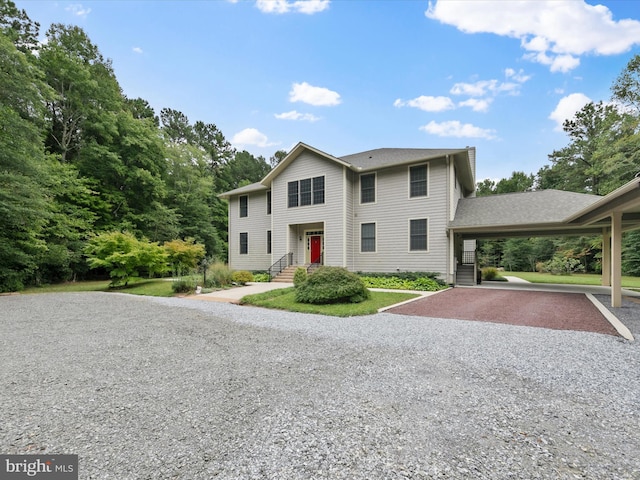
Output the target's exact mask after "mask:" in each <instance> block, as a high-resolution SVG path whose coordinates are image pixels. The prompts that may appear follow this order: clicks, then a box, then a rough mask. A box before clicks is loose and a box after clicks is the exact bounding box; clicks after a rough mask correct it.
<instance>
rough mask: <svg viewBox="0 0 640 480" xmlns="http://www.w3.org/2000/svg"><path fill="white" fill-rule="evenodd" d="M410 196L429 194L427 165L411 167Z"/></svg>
mask: <svg viewBox="0 0 640 480" xmlns="http://www.w3.org/2000/svg"><path fill="white" fill-rule="evenodd" d="M409 196H410V197H426V196H427V166H426V165H418V166H415V167H409Z"/></svg>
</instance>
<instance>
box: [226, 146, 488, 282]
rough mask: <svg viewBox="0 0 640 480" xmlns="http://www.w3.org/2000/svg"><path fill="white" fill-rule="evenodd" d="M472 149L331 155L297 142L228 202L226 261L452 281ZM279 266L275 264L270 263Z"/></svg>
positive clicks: (236, 265) (246, 266)
mask: <svg viewBox="0 0 640 480" xmlns="http://www.w3.org/2000/svg"><path fill="white" fill-rule="evenodd" d="M474 191H475V148H470V147H466V148H461V149H411V148H397V149H394V148H382V149H376V150H370V151H366V152H362V153H357V154H354V155H347V156H344V157H340V158H338V157H334V156H332V155H330V154H327V153H325V152H322V151H320V150H318V149H316V148H314V147H311V146H309V145H306V144H304V143H299V144H298V145H296V146H295V147H294V148H293V149H292V150H291V152H289V154H288V155H287V156H286V157H285V158H284V159H283V160H282V161H281V162H280V163H279V164H278V165H277V166H276V167H274V168H273V170H271V171H270V172H269V173H268V174H267V175H266V176H265V177H264V178H263V179H262V180H261V181H260V182H258V183H254V184H251V185H247V186H244V187H241V188H238V189H235V190H232V191H229V192H226V193H223V194H222V195H221V197H222V198H226V199H228V201H229V264H230V266H231V268H233V269H243V270H268V269H269V268H270V267H272V266H273V269H272V270H274V271H275V273H277V272H279V271H280V270H282V268H284V267H286V266H288V265H310V264H320V265H331V266H340V267H346V268H347V269H348V270H351V271H361V272H396V271H429V272H437V273H439V275H440V277H441V278H442V279H443V280H445V281H446V282H449V283H453V282H454V280H455V279H454V274H455V272H456V263H457V260H456V259H462V242H458V243H457V244H455V243H454V237H453V236H450V235H448V230H447V228H448V225H449V222H451V221H453V219H454V217H455V213H456V207H457V205H458V200H459V199H461V198H466V197H470V196H473V195H474ZM274 264H275V266H274Z"/></svg>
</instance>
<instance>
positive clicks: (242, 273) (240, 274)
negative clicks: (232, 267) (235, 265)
mask: <svg viewBox="0 0 640 480" xmlns="http://www.w3.org/2000/svg"><path fill="white" fill-rule="evenodd" d="M231 279H232V280H233V282H234V283H239V284H240V285H246V284H247V283H249V282H253V273H251V272H249V271H247V270H237V271H235V272H233V273H232V274H231Z"/></svg>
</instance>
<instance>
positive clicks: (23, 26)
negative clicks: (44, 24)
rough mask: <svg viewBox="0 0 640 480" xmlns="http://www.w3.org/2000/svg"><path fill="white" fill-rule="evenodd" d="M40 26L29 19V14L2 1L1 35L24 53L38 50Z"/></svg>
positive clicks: (10, 2)
mask: <svg viewBox="0 0 640 480" xmlns="http://www.w3.org/2000/svg"><path fill="white" fill-rule="evenodd" d="M39 31H40V24H39V23H38V22H34V21H33V20H31V19H30V18H29V16H28V15H27V12H25V11H24V10H20V9H18V8H17V7H16V4H15V3H14V2H12V1H10V0H0V33H1V34H2V35H4V36H5V37H6V38H8V39H9V41H11V42H12V43H13V44H14V45H15V47H16V48H17V49H18V50H20V51H21V52H23V53H29V52H32V51H35V50H36V49H37V48H38V32H39Z"/></svg>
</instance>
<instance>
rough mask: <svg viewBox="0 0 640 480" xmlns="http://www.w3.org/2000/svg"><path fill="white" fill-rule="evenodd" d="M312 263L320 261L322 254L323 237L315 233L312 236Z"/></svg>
mask: <svg viewBox="0 0 640 480" xmlns="http://www.w3.org/2000/svg"><path fill="white" fill-rule="evenodd" d="M310 250H311V253H310V259H311V263H320V258H321V256H322V237H321V236H320V235H313V236H312V237H311V249H310Z"/></svg>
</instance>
